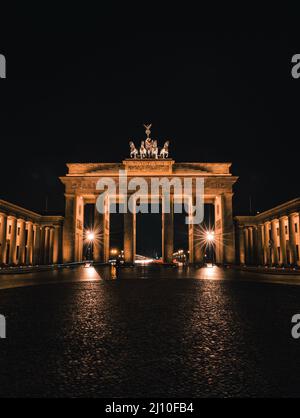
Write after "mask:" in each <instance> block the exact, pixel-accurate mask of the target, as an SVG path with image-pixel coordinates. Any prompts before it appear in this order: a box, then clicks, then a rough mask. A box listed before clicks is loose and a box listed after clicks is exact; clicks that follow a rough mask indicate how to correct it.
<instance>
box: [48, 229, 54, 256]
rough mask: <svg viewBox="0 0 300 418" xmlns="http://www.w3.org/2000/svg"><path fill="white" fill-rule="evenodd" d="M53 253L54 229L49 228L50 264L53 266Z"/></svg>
mask: <svg viewBox="0 0 300 418" xmlns="http://www.w3.org/2000/svg"><path fill="white" fill-rule="evenodd" d="M53 252H54V228H53V227H50V228H49V264H53Z"/></svg>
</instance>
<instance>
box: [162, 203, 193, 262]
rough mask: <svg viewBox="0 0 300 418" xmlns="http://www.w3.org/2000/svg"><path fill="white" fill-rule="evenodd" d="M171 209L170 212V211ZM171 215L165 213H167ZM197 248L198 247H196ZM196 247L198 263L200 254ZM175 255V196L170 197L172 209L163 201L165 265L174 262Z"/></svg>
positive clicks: (163, 253)
mask: <svg viewBox="0 0 300 418" xmlns="http://www.w3.org/2000/svg"><path fill="white" fill-rule="evenodd" d="M169 209H170V210H169ZM168 211H169V212H170V213H165V212H168ZM196 248H197V247H196ZM196 248H195V247H194V262H195V263H197V257H198V253H197V254H196ZM173 253H174V196H173V195H171V196H170V208H168V207H167V206H166V204H165V202H164V200H163V201H162V258H163V262H164V263H172V262H173Z"/></svg>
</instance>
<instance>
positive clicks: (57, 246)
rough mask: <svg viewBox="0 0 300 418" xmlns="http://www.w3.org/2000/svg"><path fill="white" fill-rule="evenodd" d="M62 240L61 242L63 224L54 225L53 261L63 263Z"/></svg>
mask: <svg viewBox="0 0 300 418" xmlns="http://www.w3.org/2000/svg"><path fill="white" fill-rule="evenodd" d="M61 244H62V242H61V226H60V225H55V227H54V247H53V263H54V264H58V263H61V251H62V245H61Z"/></svg>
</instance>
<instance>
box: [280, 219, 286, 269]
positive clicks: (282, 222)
mask: <svg viewBox="0 0 300 418" xmlns="http://www.w3.org/2000/svg"><path fill="white" fill-rule="evenodd" d="M287 219H288V218H287V216H282V217H281V218H280V219H279V234H280V235H279V237H280V251H281V261H282V264H283V265H284V266H287V255H286V233H285V222H286V220H287Z"/></svg>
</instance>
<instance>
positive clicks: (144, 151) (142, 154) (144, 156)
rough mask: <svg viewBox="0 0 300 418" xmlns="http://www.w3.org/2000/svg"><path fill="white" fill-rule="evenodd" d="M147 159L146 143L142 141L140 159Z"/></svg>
mask: <svg viewBox="0 0 300 418" xmlns="http://www.w3.org/2000/svg"><path fill="white" fill-rule="evenodd" d="M146 157H147V151H146V148H145V141H142V142H141V146H140V158H141V159H142V160H143V159H144V158H146Z"/></svg>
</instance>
